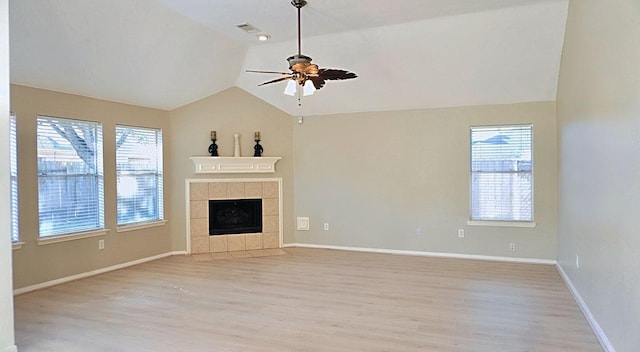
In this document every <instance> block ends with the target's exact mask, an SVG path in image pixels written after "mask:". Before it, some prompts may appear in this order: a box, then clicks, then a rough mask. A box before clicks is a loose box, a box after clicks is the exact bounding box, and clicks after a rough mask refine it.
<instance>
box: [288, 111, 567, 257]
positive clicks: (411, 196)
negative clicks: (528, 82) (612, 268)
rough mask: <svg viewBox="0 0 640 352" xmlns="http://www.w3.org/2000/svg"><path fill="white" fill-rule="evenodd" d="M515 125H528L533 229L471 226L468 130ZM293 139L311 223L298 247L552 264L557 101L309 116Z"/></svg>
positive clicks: (301, 206) (298, 186)
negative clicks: (506, 258) (325, 225)
mask: <svg viewBox="0 0 640 352" xmlns="http://www.w3.org/2000/svg"><path fill="white" fill-rule="evenodd" d="M521 123H533V126H534V127H533V128H534V139H535V150H534V158H535V160H534V162H535V175H534V177H535V220H536V222H537V227H535V228H514V227H485V226H468V225H467V224H466V221H467V219H468V217H469V127H470V126H473V125H496V124H521ZM294 138H295V142H294V151H295V182H296V183H295V204H296V214H295V215H296V216H309V217H310V222H311V230H310V231H297V233H296V242H299V243H306V244H322V245H335V246H349V247H365V248H383V249H398V250H410V251H429V252H444V253H460V254H474V255H489V256H510V257H524V258H537V259H552V260H553V259H555V258H556V223H557V218H556V210H557V206H556V192H557V189H556V183H557V168H556V121H555V105H554V103H553V102H540V103H528V104H513V105H492V106H478V107H461V108H448V109H428V110H414V111H390V112H371V113H360V114H344V115H333V116H314V117H307V118H305V120H304V124H302V125H296V126H295V127H294ZM325 222H327V223H329V231H324V230H323V223H325ZM418 227H420V228H422V232H423V233H422V235H417V234H416V229H417V228H418ZM458 229H464V230H465V231H466V236H465V238H463V239H460V238H458V235H457V231H458ZM510 242H513V243H515V244H516V246H517V250H516V251H515V252H510V251H509V250H508V246H509V243H510Z"/></svg>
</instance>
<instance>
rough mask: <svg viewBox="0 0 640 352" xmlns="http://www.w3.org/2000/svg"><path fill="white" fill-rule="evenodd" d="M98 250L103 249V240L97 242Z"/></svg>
mask: <svg viewBox="0 0 640 352" xmlns="http://www.w3.org/2000/svg"><path fill="white" fill-rule="evenodd" d="M98 249H100V250H102V249H104V240H98Z"/></svg>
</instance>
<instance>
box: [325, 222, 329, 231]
mask: <svg viewBox="0 0 640 352" xmlns="http://www.w3.org/2000/svg"><path fill="white" fill-rule="evenodd" d="M324 230H325V231H329V223H328V222H325V223H324Z"/></svg>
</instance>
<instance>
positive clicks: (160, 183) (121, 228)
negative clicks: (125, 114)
mask: <svg viewBox="0 0 640 352" xmlns="http://www.w3.org/2000/svg"><path fill="white" fill-rule="evenodd" d="M119 129H129V130H134V131H136V130H137V131H140V132H141V133H149V132H153V136H154V139H155V151H156V154H155V157H156V159H155V165H156V167H155V169H154V170H144V171H142V172H136V173H135V174H133V175H129V176H133V177H138V176H141V177H149V176H152V177H155V181H154V182H155V186H156V189H155V202H154V206H155V208H156V212H155V213H157V216H155V217H151V218H147V219H141V220H138V221H128V222H122V223H121V218H120V206H121V204H122V203H121V201H120V192H119V187H120V178H121V176H122V173H123V172H124V171H125V170H122V169H121V165H120V163H119V162H118V159H119V153H118V150H119V146H118V143H119V141H118V139H119V138H120V137H119V132H118V131H119ZM114 132H115V133H114V135H115V143H116V145H115V149H116V150H115V154H116V163H115V171H116V223H117V232H126V231H132V230H137V229H142V228H147V227H153V226H161V225H164V224H165V223H166V220H165V219H164V167H163V165H164V153H163V144H164V140H163V132H162V129H161V128H157V127H145V126H134V125H125V124H116V127H115V130H114ZM123 143H126V141H123ZM130 171H131V170H130ZM136 184H137V183H136Z"/></svg>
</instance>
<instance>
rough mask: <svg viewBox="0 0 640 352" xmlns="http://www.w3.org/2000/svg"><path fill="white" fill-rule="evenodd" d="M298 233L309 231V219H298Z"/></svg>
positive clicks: (306, 217)
mask: <svg viewBox="0 0 640 352" xmlns="http://www.w3.org/2000/svg"><path fill="white" fill-rule="evenodd" d="M296 228H297V229H298V230H299V231H309V217H308V216H305V217H298V219H297V227H296Z"/></svg>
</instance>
